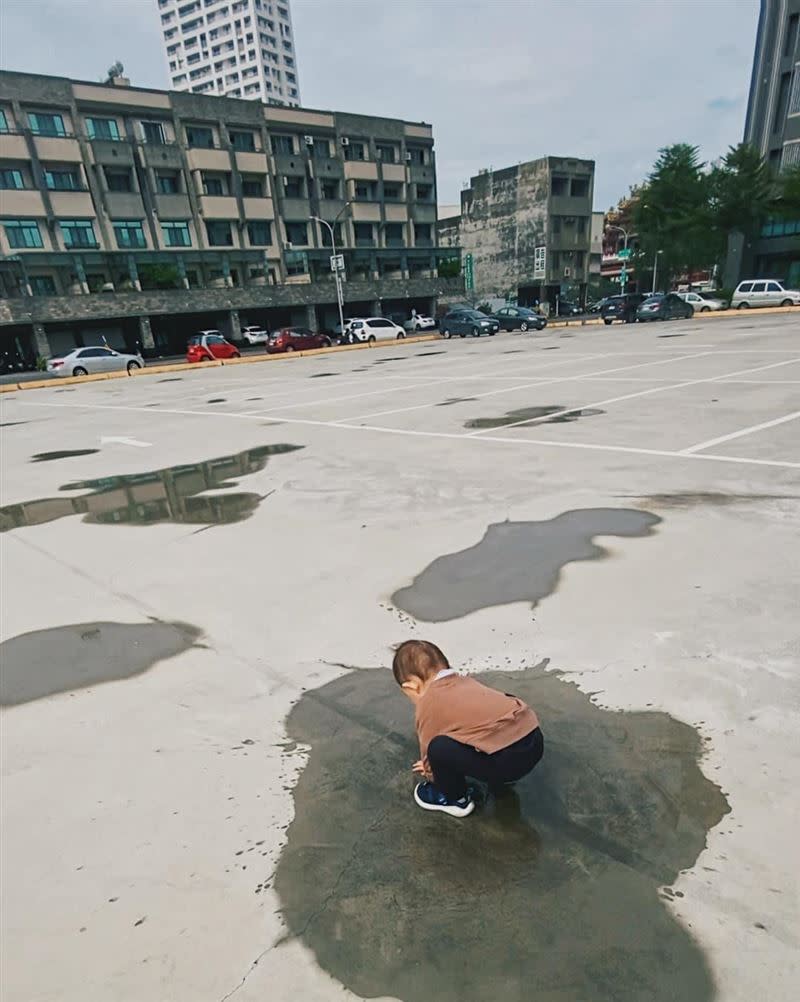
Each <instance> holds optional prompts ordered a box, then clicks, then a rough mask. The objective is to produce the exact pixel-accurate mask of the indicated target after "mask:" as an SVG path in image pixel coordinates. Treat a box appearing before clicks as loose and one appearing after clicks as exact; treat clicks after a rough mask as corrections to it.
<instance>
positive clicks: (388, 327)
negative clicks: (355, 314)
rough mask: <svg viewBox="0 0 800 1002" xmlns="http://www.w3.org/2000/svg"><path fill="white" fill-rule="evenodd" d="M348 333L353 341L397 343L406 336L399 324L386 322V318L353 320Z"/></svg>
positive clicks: (391, 321)
mask: <svg viewBox="0 0 800 1002" xmlns="http://www.w3.org/2000/svg"><path fill="white" fill-rule="evenodd" d="M349 332H350V335H351V337H352V338H353V340H354V341H369V342H373V341H396V340H397V341H399V340H402V338H404V337H405V336H406V332H405V331H404V330H403V328H402V327H401V326H400V324H396V323H395V322H394V321H393V320H387V319H386V317H366V318H365V319H364V320H353V321H352V322H351V324H350V331H349Z"/></svg>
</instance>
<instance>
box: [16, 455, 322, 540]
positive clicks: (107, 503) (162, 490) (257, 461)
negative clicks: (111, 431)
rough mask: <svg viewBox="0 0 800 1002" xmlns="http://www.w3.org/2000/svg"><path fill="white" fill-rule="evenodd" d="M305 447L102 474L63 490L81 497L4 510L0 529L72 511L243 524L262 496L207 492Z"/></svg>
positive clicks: (106, 520) (91, 518) (118, 519)
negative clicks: (160, 468)
mask: <svg viewBox="0 0 800 1002" xmlns="http://www.w3.org/2000/svg"><path fill="white" fill-rule="evenodd" d="M302 448H303V446H301V445H287V444H278V445H262V446H259V447H258V448H256V449H246V450H245V451H244V452H239V453H236V454H235V455H232V456H222V457H220V458H218V459H210V460H208V461H207V462H205V463H193V464H188V465H181V466H170V467H167V468H166V469H164V470H154V471H153V472H151V473H134V474H131V475H129V476H117V477H102V478H100V479H99V480H81V481H77V482H75V483H71V484H65V485H64V486H63V487H62V488H61V490H62V491H81V490H83V491H90V493H89V494H83V495H81V496H80V497H72V498H65V497H55V498H40V499H38V500H35V501H23V502H22V503H21V504H11V505H6V506H4V507H2V508H0V532H7V531H8V530H9V529H17V528H20V527H21V526H32V525H42V524H44V523H45V522H54V521H55V520H56V519H59V518H66V517H67V516H69V515H83V516H84V518H83V520H84V522H95V523H102V524H111V525H116V524H124V525H154V524H156V523H158V522H176V523H184V524H191V525H220V524H223V523H227V522H240V521H242V520H243V519H245V518H248V517H249V516H250V515H252V513H253V512H254V511H255V509H256V508H257V507H258V504H259V502H260V501H261V500H262V498H263V495H260V494H255V493H251V492H244V491H241V492H240V491H237V492H235V493H226V494H207V493H205V492H206V491H210V490H215V489H220V488H227V487H235V486H236V485H237V483H236V480H234V479H232V478H234V477H245V476H249V475H250V474H251V473H258V472H259V471H260V470H263V469H264V467H265V466H266V465H267V461H268V459H269V457H270V456H275V455H280V454H282V453H285V452H294V451H295V450H296V449H302Z"/></svg>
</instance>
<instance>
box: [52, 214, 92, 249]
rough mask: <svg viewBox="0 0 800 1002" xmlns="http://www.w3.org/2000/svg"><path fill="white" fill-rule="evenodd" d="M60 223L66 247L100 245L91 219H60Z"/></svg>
mask: <svg viewBox="0 0 800 1002" xmlns="http://www.w3.org/2000/svg"><path fill="white" fill-rule="evenodd" d="M58 225H59V226H60V227H61V234H62V236H63V237H64V246H65V247H67V248H73V247H97V246H98V244H97V238H96V237H95V235H94V225H93V224H92V221H91V219H60V220H59V222H58Z"/></svg>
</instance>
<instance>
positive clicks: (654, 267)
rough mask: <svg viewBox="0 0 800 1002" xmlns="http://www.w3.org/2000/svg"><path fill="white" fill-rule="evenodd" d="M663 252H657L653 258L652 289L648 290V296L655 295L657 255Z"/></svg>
mask: <svg viewBox="0 0 800 1002" xmlns="http://www.w3.org/2000/svg"><path fill="white" fill-rule="evenodd" d="M663 253H664V251H663V250H657V251H656V256H655V257H654V258H653V288H652V289H651V290H650V295H651V296H654V295H655V294H656V275H657V274H658V255H659V254H663Z"/></svg>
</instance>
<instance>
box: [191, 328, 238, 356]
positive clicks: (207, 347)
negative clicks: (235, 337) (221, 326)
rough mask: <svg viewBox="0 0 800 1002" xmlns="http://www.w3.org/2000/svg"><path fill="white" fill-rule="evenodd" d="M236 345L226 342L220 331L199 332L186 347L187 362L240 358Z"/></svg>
mask: <svg viewBox="0 0 800 1002" xmlns="http://www.w3.org/2000/svg"><path fill="white" fill-rule="evenodd" d="M239 357H240V355H239V350H238V348H237V347H236V345H233V344H231V343H230V341H226V340H225V338H224V337H223V336H222V335H221V334H220V332H219V331H198V332H197V334H193V335H192V336H191V337H190V338H189V343H188V344H187V346H186V361H187V362H209V361H213V360H214V359H215V358H239Z"/></svg>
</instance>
